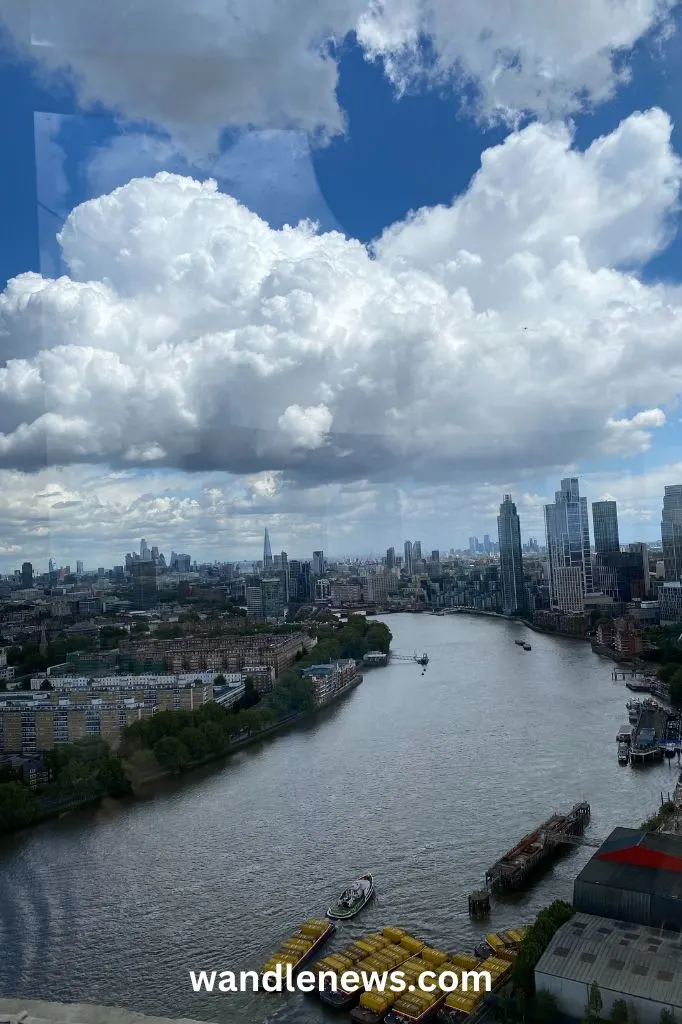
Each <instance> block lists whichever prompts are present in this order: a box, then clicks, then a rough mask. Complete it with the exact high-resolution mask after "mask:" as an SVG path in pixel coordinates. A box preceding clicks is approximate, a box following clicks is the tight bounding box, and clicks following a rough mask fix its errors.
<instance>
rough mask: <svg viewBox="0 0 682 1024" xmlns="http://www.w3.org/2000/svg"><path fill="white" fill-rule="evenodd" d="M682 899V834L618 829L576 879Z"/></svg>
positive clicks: (577, 881)
mask: <svg viewBox="0 0 682 1024" xmlns="http://www.w3.org/2000/svg"><path fill="white" fill-rule="evenodd" d="M584 883H587V884H591V885H597V886H599V885H604V886H608V887H609V888H610V889H626V890H627V891H628V892H639V893H646V894H648V895H651V896H661V897H664V898H665V899H666V900H682V836H675V835H670V834H661V833H660V832H641V831H640V830H639V829H633V828H616V829H614V830H613V832H612V833H611V835H610V836H609V837H608V839H606V840H605V841H604V842H603V843H602V845H601V846H600V848H599V849H598V850H597V852H596V853H595V854H594V856H593V857H592V858H591V859H590V860H589V861H588V862H587V864H586V865H585V867H584V868H583V869H582V871H581V872H580V874H579V875H578V878H577V879H576V883H575V884H576V892H577V891H578V890H579V888H580V886H581V884H584Z"/></svg>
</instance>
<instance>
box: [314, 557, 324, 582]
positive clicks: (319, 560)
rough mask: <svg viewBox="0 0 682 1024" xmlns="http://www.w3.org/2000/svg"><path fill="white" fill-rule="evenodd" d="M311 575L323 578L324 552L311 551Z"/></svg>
mask: <svg viewBox="0 0 682 1024" xmlns="http://www.w3.org/2000/svg"><path fill="white" fill-rule="evenodd" d="M313 573H314V574H315V576H324V551H313Z"/></svg>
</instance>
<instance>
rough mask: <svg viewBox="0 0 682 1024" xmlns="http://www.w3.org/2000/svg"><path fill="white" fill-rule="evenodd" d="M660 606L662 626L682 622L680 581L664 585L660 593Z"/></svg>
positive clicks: (681, 589)
mask: <svg viewBox="0 0 682 1024" xmlns="http://www.w3.org/2000/svg"><path fill="white" fill-rule="evenodd" d="M658 605H659V615H660V622H661V625H662V626H666V625H672V624H673V623H675V622H682V583H680V581H679V580H675V581H671V582H667V583H664V584H663V586H662V587H661V588H660V590H659V591H658Z"/></svg>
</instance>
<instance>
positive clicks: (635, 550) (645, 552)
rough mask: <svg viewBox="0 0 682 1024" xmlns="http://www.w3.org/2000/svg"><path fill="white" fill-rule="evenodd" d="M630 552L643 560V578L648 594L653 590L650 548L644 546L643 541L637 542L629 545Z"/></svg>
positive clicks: (645, 591) (645, 590)
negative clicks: (650, 571) (650, 573)
mask: <svg viewBox="0 0 682 1024" xmlns="http://www.w3.org/2000/svg"><path fill="white" fill-rule="evenodd" d="M628 551H630V552H632V554H633V555H634V554H637V555H639V556H640V558H641V559H642V578H643V580H644V593H645V595H646V594H648V593H649V592H650V590H651V585H650V582H649V546H648V545H647V544H642V542H641V541H635V543H634V544H628Z"/></svg>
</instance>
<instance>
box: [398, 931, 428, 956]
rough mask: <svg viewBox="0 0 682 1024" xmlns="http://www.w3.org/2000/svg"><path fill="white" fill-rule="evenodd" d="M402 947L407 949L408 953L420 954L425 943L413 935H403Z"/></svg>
mask: <svg viewBox="0 0 682 1024" xmlns="http://www.w3.org/2000/svg"><path fill="white" fill-rule="evenodd" d="M400 945H401V946H402V947H403V949H406V950H407V951H408V953H419V951H420V950H422V949H423V948H424V943H423V942H421V941H420V940H419V939H415V938H414V936H413V935H403V937H402V939H401V940H400Z"/></svg>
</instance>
